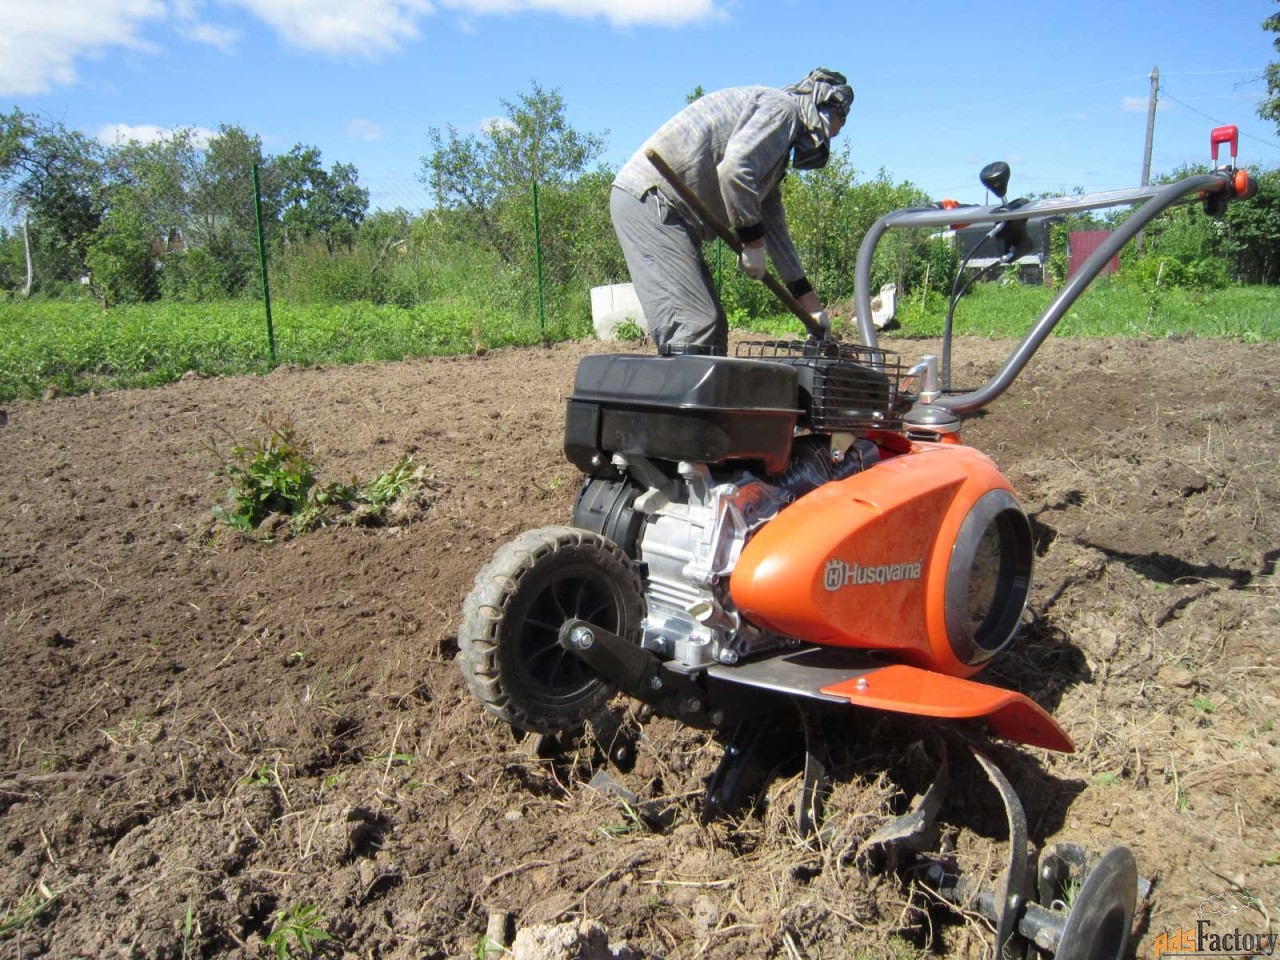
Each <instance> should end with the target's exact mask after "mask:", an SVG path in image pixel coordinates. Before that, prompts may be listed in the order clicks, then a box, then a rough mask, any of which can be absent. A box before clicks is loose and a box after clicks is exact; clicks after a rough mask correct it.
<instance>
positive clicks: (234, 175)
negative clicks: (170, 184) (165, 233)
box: [187, 124, 279, 296]
mask: <svg viewBox="0 0 1280 960" xmlns="http://www.w3.org/2000/svg"><path fill="white" fill-rule="evenodd" d="M263 159H264V158H263V154H262V139H261V138H260V137H258V136H257V135H256V134H250V133H249V132H248V131H246V130H245V129H244V128H243V127H239V126H228V125H226V124H222V125H220V126H219V127H218V134H217V136H215V137H213V138H211V139H210V140H209V143H208V145H207V146H206V147H205V149H204V150H203V151H202V152H201V154H200V157H199V162H198V163H197V165H196V167H195V169H194V170H193V171H192V182H191V186H190V204H191V215H190V219H189V221H188V223H189V229H190V233H189V235H188V237H187V239H188V247H189V248H198V249H201V250H202V251H203V252H204V255H205V257H207V258H209V259H211V260H212V262H213V264H215V265H216V275H217V276H218V277H219V279H220V286H221V292H222V293H223V295H230V296H235V295H238V294H240V293H242V292H243V291H244V290H245V289H247V288H248V287H249V285H250V282H251V281H252V279H253V276H254V267H255V263H256V257H257V254H256V245H257V226H256V221H255V215H254V203H253V167H254V165H255V164H258V165H262V164H263ZM267 172H268V173H269V171H267ZM262 193H263V217H264V219H265V220H267V221H268V222H270V221H273V220H275V219H276V216H277V211H278V207H279V200H278V193H279V191H278V188H277V186H276V184H275V183H273V182H272V180H271V178H270V176H268V177H267V178H266V180H265V182H264V183H262ZM207 272H208V271H206V273H207Z"/></svg>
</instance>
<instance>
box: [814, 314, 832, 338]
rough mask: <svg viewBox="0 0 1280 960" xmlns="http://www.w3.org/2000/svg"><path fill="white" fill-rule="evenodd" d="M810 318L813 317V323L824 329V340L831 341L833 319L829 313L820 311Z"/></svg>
mask: <svg viewBox="0 0 1280 960" xmlns="http://www.w3.org/2000/svg"><path fill="white" fill-rule="evenodd" d="M809 316H811V317H813V322H814V323H816V324H817V325H818V326H820V327H821V328H822V338H823V339H824V340H830V339H831V317H830V316H829V315H828V314H827V311H826V310H819V311H818V312H817V313H811V314H809Z"/></svg>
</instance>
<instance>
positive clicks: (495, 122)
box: [479, 117, 516, 133]
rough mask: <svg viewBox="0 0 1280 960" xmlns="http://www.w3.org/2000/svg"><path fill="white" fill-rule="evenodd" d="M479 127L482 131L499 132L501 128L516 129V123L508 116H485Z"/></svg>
mask: <svg viewBox="0 0 1280 960" xmlns="http://www.w3.org/2000/svg"><path fill="white" fill-rule="evenodd" d="M479 127H480V132H481V133H497V132H498V131H499V130H514V129H515V128H516V125H515V124H514V123H512V122H511V121H510V120H508V119H507V118H506V117H485V118H484V119H483V120H481V121H480V124H479Z"/></svg>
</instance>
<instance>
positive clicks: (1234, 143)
mask: <svg viewBox="0 0 1280 960" xmlns="http://www.w3.org/2000/svg"><path fill="white" fill-rule="evenodd" d="M1224 143H1229V144H1231V159H1232V160H1235V158H1236V154H1237V153H1238V152H1239V149H1240V128H1239V127H1237V126H1236V125H1235V124H1228V125H1227V126H1225V127H1214V128H1213V130H1212V131H1211V132H1210V133H1209V149H1210V150H1212V151H1213V162H1214V163H1217V162H1218V147H1219V146H1221V145H1222V144H1224Z"/></svg>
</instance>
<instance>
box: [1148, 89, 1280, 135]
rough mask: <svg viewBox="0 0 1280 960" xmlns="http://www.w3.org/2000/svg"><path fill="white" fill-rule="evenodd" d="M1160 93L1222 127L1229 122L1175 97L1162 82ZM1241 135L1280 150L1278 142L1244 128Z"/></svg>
mask: <svg viewBox="0 0 1280 960" xmlns="http://www.w3.org/2000/svg"><path fill="white" fill-rule="evenodd" d="M1160 93H1161V94H1162V95H1163V96H1164V97H1166V98H1167V99H1169V100H1172V101H1173V102H1174V103H1176V104H1178V105H1179V106H1183V107H1186V108H1187V109H1188V110H1190V111H1191V112H1192V113H1198V114H1199V115H1200V116H1202V117H1204V118H1205V119H1206V120H1212V121H1213V122H1214V123H1216V124H1217V125H1218V126H1220V127H1222V126H1226V125H1227V123H1226V121H1225V120H1219V119H1218V118H1217V117H1211V116H1209V114H1207V113H1205V112H1204V111H1203V110H1198V109H1196V108H1195V107H1193V106H1191V104H1189V103H1183V102H1182V101H1181V100H1179V99H1178V98H1177V97H1175V96H1174V95H1173V94H1171V93H1170V92H1169V91H1168V90H1167V89H1166V88H1165V87H1164V85H1163V84H1161V85H1160ZM1240 136H1242V137H1248V138H1249V139H1250V140H1256V141H1257V142H1258V143H1261V144H1263V145H1264V146H1268V147H1270V148H1271V149H1272V150H1280V146H1277V145H1276V144H1274V143H1272V142H1271V141H1269V140H1263V139H1262V138H1261V137H1255V136H1254V135H1253V134H1251V133H1245V132H1244V131H1243V130H1241V131H1240Z"/></svg>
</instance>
